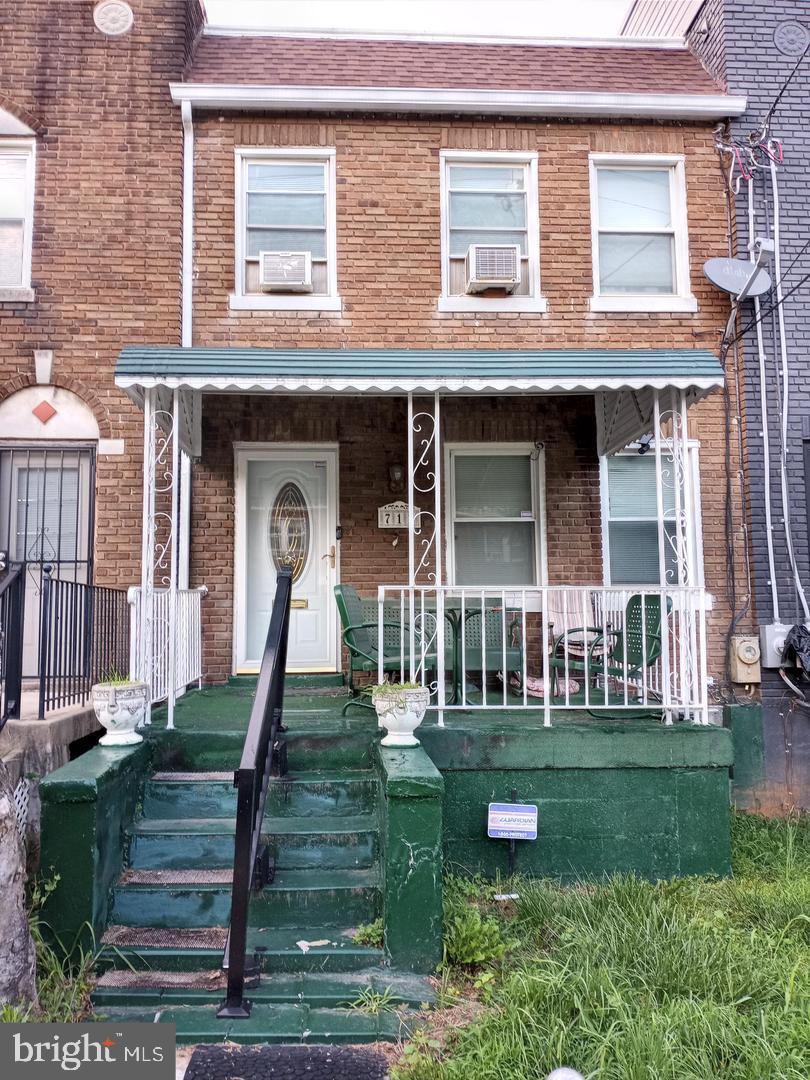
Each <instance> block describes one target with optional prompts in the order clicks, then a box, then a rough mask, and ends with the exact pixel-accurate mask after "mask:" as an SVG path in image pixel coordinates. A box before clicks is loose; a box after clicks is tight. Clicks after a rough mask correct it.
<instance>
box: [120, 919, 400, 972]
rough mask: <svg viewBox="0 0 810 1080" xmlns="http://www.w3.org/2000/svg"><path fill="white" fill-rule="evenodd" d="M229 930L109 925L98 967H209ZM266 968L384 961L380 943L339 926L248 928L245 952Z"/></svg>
mask: <svg viewBox="0 0 810 1080" xmlns="http://www.w3.org/2000/svg"><path fill="white" fill-rule="evenodd" d="M227 937H228V931H227V929H226V927H225V926H224V925H223V926H211V927H205V928H201V927H197V928H188V927H149V926H147V927H140V926H121V925H112V926H109V927H108V928H107V930H106V932H105V933H104V936H103V938H102V946H103V954H102V960H101V964H102V966H103V967H112V968H119V969H126V970H140V969H142V968H147V969H160V970H164V971H166V970H171V971H199V970H209V971H210V970H212V969H215V968H217V967H219V966H220V965H221V963H222V954H223V951H224V949H225V942H226V941H227ZM254 954H256V955H257V956H258V957H259V959H260V964H261V969H262V971H265V972H289V973H301V972H308V971H318V972H348V971H358V970H364V969H367V968H370V967H373V966H379V965H381V964H382V963H383V959H384V957H383V951H382V949H372V948H367V947H365V946H360V945H356V944H355V943H354V941H353V940H352V931H351V930H350V929H347V928H346V927H345V925H344V926H343V927H340V928H338V927H330V928H329V929H328V930H324V929H323V927H317V928H313V927H311V926H310V927H303V928H302V927H288V928H286V929H266V928H253V929H250V930H249V931H248V955H249V956H251V957H252V956H253V955H254Z"/></svg>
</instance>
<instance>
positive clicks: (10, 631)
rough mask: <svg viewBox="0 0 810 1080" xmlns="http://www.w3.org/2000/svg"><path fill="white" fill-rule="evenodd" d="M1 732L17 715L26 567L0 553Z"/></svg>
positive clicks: (20, 691) (20, 694) (20, 685)
mask: <svg viewBox="0 0 810 1080" xmlns="http://www.w3.org/2000/svg"><path fill="white" fill-rule="evenodd" d="M0 573H2V574H3V576H2V577H0V730H2V728H4V727H5V724H6V721H7V720H9V719H11V720H17V719H19V716H20V700H21V697H22V658H23V623H24V621H25V567H24V566H22V565H20V564H19V563H17V564H13V563H12V564H9V565H8V567H7V566H6V564H5V559H4V557H3V555H2V554H0Z"/></svg>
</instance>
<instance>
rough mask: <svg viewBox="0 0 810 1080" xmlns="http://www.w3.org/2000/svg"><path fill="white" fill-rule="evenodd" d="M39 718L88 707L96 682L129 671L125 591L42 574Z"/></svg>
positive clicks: (48, 570)
mask: <svg viewBox="0 0 810 1080" xmlns="http://www.w3.org/2000/svg"><path fill="white" fill-rule="evenodd" d="M40 604H41V606H40V615H39V717H40V719H42V718H43V717H44V716H45V713H46V712H47V711H48V710H49V709H63V708H65V707H66V706H68V705H75V704H78V703H81V704H83V703H84V702H85V701H86V700H87V697H88V695H89V693H90V688H91V687H92V685H93V683H94V682H98V681H99V680H101V679H105V678H109V677H110V676H113V675H125V674H126V673H127V671H128V670H129V604H128V603H127V594H126V590H124V589H112V588H108V587H106V586H103V585H88V584H86V583H85V582H83V581H66V580H62V579H60V578H56V577H53V567H52V566H50V565H46V566H44V567H43V573H42V597H41V601H40Z"/></svg>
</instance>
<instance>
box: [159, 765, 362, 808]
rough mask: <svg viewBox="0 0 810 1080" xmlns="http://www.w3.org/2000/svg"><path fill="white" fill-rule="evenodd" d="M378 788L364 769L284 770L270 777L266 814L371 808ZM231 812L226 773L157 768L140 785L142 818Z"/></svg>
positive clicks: (233, 797) (232, 792)
mask: <svg viewBox="0 0 810 1080" xmlns="http://www.w3.org/2000/svg"><path fill="white" fill-rule="evenodd" d="M377 790H378V781H377V778H376V777H375V775H374V773H373V772H371V771H367V770H365V769H356V770H349V769H343V770H336V771H316V772H298V773H289V774H288V775H287V776H285V777H282V778H280V779H273V780H271V781H270V786H269V788H268V792H267V805H266V808H265V816H266V818H273V817H304V816H307V817H308V816H310V815H314V814H325V815H335V814H340V815H356V814H360V813H367V812H369V811H371V810H373V809H374V806H375V803H376V796H377ZM235 812H236V790H235V788H234V786H233V775H232V774H230V773H227V774H226V773H223V772H200V773H187V772H178V773H168V772H160V773H155V775H154V776H153V777H152V779H151V780H148V781H147V783H146V785H145V790H144V802H143V816H144V817H145V818H171V819H173V820H176V819H178V818H184V817H190V818H217V817H233V816H234V814H235Z"/></svg>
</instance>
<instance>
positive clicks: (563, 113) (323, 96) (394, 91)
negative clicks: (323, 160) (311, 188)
mask: <svg viewBox="0 0 810 1080" xmlns="http://www.w3.org/2000/svg"><path fill="white" fill-rule="evenodd" d="M170 88H171V94H172V101H174V102H175V104H181V105H182V104H184V103H187V104H189V105H196V106H198V107H199V108H206V109H235V110H263V111H266V112H273V111H276V110H278V111H283V112H289V111H301V112H325V111H326V112H360V113H369V112H387V113H391V112H394V113H419V114H422V115H430V114H448V113H450V114H459V113H462V114H472V115H501V116H534V117H628V118H634V119H651V120H711V121H715V120H721V119H724V118H726V117H735V116H740V115H742V113H744V112H745V110H746V107H747V100H746V98H745V97H742V96H737V95H729V94H604V93H590V92H557V91H549V90H478V89H475V90H465V89H460V90H457V89H442V88H437V87H388V86H386V87H381V86H371V87H363V86H247V85H233V84H227V83H171V84H170Z"/></svg>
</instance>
